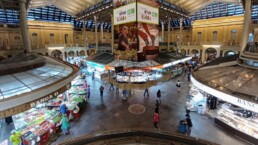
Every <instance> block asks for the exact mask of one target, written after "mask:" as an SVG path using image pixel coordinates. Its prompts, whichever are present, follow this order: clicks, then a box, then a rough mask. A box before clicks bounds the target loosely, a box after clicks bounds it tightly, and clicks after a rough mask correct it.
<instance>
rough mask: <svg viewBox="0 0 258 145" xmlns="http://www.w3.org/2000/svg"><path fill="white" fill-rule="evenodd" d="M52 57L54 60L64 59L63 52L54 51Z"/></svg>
mask: <svg viewBox="0 0 258 145" xmlns="http://www.w3.org/2000/svg"><path fill="white" fill-rule="evenodd" d="M51 56H52V57H54V58H58V59H62V51H60V50H54V51H52V52H51Z"/></svg>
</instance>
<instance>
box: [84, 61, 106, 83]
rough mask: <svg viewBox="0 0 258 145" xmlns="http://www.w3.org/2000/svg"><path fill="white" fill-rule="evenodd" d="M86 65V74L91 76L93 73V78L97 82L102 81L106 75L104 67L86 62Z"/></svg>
mask: <svg viewBox="0 0 258 145" xmlns="http://www.w3.org/2000/svg"><path fill="white" fill-rule="evenodd" d="M86 64H87V73H88V74H89V75H92V74H93V72H94V77H95V78H96V79H97V80H99V81H102V80H103V77H104V76H105V75H107V71H106V69H105V66H104V65H102V64H98V63H95V62H90V61H86Z"/></svg>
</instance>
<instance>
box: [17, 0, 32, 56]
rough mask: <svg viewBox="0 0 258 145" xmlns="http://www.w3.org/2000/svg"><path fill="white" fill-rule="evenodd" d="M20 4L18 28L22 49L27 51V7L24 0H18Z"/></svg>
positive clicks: (28, 44)
mask: <svg viewBox="0 0 258 145" xmlns="http://www.w3.org/2000/svg"><path fill="white" fill-rule="evenodd" d="M19 5H20V29H21V36H22V42H23V49H24V50H26V51H27V52H31V45H30V38H29V31H28V22H27V9H26V0H19Z"/></svg>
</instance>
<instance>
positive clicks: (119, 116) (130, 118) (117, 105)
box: [0, 77, 247, 145]
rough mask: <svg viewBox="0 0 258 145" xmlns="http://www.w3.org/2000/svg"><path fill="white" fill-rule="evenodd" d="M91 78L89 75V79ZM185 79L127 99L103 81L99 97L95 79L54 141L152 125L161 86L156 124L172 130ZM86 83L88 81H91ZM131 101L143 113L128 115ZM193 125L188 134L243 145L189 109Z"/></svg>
mask: <svg viewBox="0 0 258 145" xmlns="http://www.w3.org/2000/svg"><path fill="white" fill-rule="evenodd" d="M90 78H91V77H89V79H90ZM178 79H180V80H181V82H182V90H181V92H180V93H177V92H176V85H175V82H176V81H177V80H178ZM186 81H187V78H182V77H178V78H176V80H171V81H169V82H164V83H160V84H158V86H156V87H152V88H150V89H149V91H150V97H144V96H143V90H133V94H132V95H131V96H130V97H128V101H127V102H124V101H123V98H122V97H121V94H117V93H115V92H113V91H109V90H108V88H109V84H104V87H105V90H104V97H103V99H101V97H100V95H99V91H98V90H99V86H100V83H99V82H97V81H96V82H95V83H94V84H92V85H91V86H93V87H94V88H92V90H91V92H92V94H91V100H89V102H88V104H87V106H86V108H85V111H83V113H82V115H81V118H80V120H79V121H78V122H72V123H71V131H72V133H71V134H70V135H67V136H61V137H59V138H58V139H57V141H56V142H54V143H52V144H57V143H60V142H63V141H66V140H69V139H71V138H73V137H78V136H81V135H85V134H91V133H94V132H98V131H103V130H108V129H121V128H132V127H133V128H137V127H140V128H154V126H153V113H154V104H155V100H156V92H157V90H158V89H161V92H162V93H161V94H162V98H161V106H160V123H159V124H158V125H159V127H160V129H161V130H163V131H170V132H176V130H177V125H178V122H179V120H181V119H184V118H185V109H184V104H185V101H186V98H187V95H188V90H189V84H188V83H187V82H186ZM88 82H90V83H92V82H91V80H89V81H88ZM132 104H141V105H143V106H144V107H145V112H144V113H143V114H140V115H136V114H132V113H130V112H129V111H128V108H129V106H130V105H132ZM191 118H192V121H193V128H192V134H191V136H196V137H197V138H202V139H206V140H209V141H213V142H216V143H219V144H222V145H247V143H246V142H243V141H241V140H240V139H238V138H236V137H234V136H233V135H231V134H230V133H229V132H226V131H225V130H224V129H222V128H220V127H219V126H217V125H215V124H214V122H213V118H211V117H209V116H208V115H199V114H196V113H195V112H191ZM1 131H2V132H1V137H0V139H1V140H0V141H3V140H4V138H6V137H8V135H6V137H3V136H2V133H3V130H1Z"/></svg>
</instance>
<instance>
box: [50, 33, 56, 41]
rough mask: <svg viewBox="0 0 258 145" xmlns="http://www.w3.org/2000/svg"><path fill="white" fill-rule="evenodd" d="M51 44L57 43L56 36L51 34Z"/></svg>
mask: <svg viewBox="0 0 258 145" xmlns="http://www.w3.org/2000/svg"><path fill="white" fill-rule="evenodd" d="M49 43H50V44H54V43H55V35H54V34H52V33H51V34H50V41H49Z"/></svg>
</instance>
